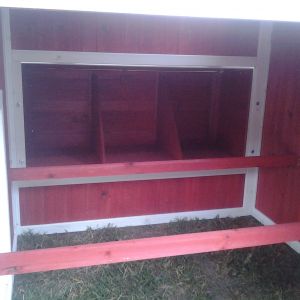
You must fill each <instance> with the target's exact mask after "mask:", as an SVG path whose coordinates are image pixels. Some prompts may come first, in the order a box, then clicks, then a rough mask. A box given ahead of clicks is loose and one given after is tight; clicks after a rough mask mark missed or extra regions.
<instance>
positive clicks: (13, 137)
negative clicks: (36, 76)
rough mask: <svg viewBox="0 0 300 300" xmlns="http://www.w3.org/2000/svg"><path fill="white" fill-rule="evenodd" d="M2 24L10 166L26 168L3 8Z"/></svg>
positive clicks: (5, 9)
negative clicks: (19, 138)
mask: <svg viewBox="0 0 300 300" xmlns="http://www.w3.org/2000/svg"><path fill="white" fill-rule="evenodd" d="M1 22H2V41H3V63H4V78H5V100H6V109H7V125H8V126H7V127H8V128H7V129H8V146H9V159H10V166H11V167H14V168H15V167H22V166H25V165H22V163H21V161H22V160H24V159H25V145H22V144H21V142H22V140H21V141H19V140H18V137H19V136H20V135H21V134H22V130H24V125H22V123H21V122H20V120H19V119H18V118H17V116H16V114H15V113H16V112H17V111H18V110H17V109H16V101H15V95H14V91H15V88H18V86H15V81H14V79H13V62H12V50H11V36H10V18H9V9H8V8H1ZM21 120H22V119H21ZM23 148H24V149H23ZM19 151H21V152H19Z"/></svg>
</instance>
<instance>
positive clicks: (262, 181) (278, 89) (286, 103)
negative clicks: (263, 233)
mask: <svg viewBox="0 0 300 300" xmlns="http://www.w3.org/2000/svg"><path fill="white" fill-rule="evenodd" d="M299 38H300V25H299V24H292V23H278V24H275V26H274V29H273V37H272V52H271V63H270V73H269V83H268V91H267V101H266V111H265V121H264V129H263V141H262V154H263V155H281V154H283V153H285V154H287V153H293V154H296V155H299V154H300V85H299V82H300V42H299V41H300V39H299ZM299 181H300V169H299V167H298V168H279V169H274V170H261V171H260V175H259V184H258V195H257V204H256V207H257V208H258V209H259V210H261V211H262V212H263V213H264V214H266V215H267V216H268V217H270V218H271V219H272V220H273V221H275V222H279V223H282V222H287V221H299V220H300V201H299V198H300V188H299Z"/></svg>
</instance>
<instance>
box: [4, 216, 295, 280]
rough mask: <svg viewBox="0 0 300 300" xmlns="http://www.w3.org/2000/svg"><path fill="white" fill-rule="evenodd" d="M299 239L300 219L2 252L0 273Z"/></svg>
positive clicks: (92, 264) (126, 260)
mask: <svg viewBox="0 0 300 300" xmlns="http://www.w3.org/2000/svg"><path fill="white" fill-rule="evenodd" d="M299 239H300V222H298V223H290V224H281V225H271V226H259V227H252V228H240V229H230V230H220V231H211V232H202V233H190V234H180V235H172V236H163V237H153V238H144V239H135V240H127V241H126V240H125V241H116V242H107V243H98V244H88V245H80V246H69V247H60V248H52V249H43V250H31V251H21V252H14V253H4V254H0V275H10V274H24V273H32V272H45V271H50V270H60V269H70V268H78V267H85V266H94V265H104V264H112V263H120V262H129V261H137V260H143V259H154V258H161V257H170V256H177V255H186V254H195V253H204V252H212V251H220V250H229V249H239V248H245V247H253V246H261V245H271V244H277V243H282V242H288V241H294V240H299Z"/></svg>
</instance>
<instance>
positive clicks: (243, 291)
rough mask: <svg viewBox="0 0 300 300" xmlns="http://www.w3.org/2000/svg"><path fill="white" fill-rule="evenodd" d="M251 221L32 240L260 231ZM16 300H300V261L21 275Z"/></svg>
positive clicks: (277, 257)
mask: <svg viewBox="0 0 300 300" xmlns="http://www.w3.org/2000/svg"><path fill="white" fill-rule="evenodd" d="M256 225H258V223H257V222H256V221H255V220H254V219H252V218H249V217H242V218H236V219H230V218H227V219H214V220H210V221H204V220H192V221H186V220H178V221H176V222H171V223H169V224H164V225H153V226H142V227H129V228H119V229H118V228H114V227H109V228H104V229H99V230H91V229H88V230H86V231H85V232H81V233H64V234H55V235H36V234H32V233H30V232H29V233H27V234H24V235H23V236H21V237H20V239H19V248H20V249H22V250H25V249H37V248H49V247H57V246H64V245H76V244H84V243H95V242H104V241H113V240H121V239H130V238H140V237H149V236H159V235H170V234H179V233H187V232H200V231H209V230H216V229H227V228H238V227H246V226H256ZM13 299H22V300H23V299H25V300H29V299H39V300H40V299H85V300H86V299H295V300H296V299H300V255H298V254H296V253H295V252H294V251H292V250H291V249H289V248H288V247H287V246H285V245H276V246H268V247H258V248H251V249H243V250H235V251H223V252H218V253H207V254H197V255H188V256H179V257H173V258H164V259H156V260H146V261H140V262H132V263H125V264H114V265H108V266H99V267H88V268H80V269H73V270H64V271H51V272H45V273H35V274H27V275H18V276H16V277H15V286H14V296H13Z"/></svg>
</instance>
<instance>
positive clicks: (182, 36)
mask: <svg viewBox="0 0 300 300" xmlns="http://www.w3.org/2000/svg"><path fill="white" fill-rule="evenodd" d="M258 24H259V23H258V22H256V21H241V20H240V21H238V20H236V21H234V20H218V19H215V20H211V19H200V18H187V17H166V16H165V17H163V16H145V15H128V14H107V13H83V12H81V13H79V12H67V11H65V12H62V11H46V10H45V11H43V10H29V9H27V10H21V9H12V10H11V35H12V47H13V49H31V50H33V49H35V50H65V51H98V52H131V53H170V54H171V53H173V54H211V55H240V56H255V55H256V48H257V36H258Z"/></svg>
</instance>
